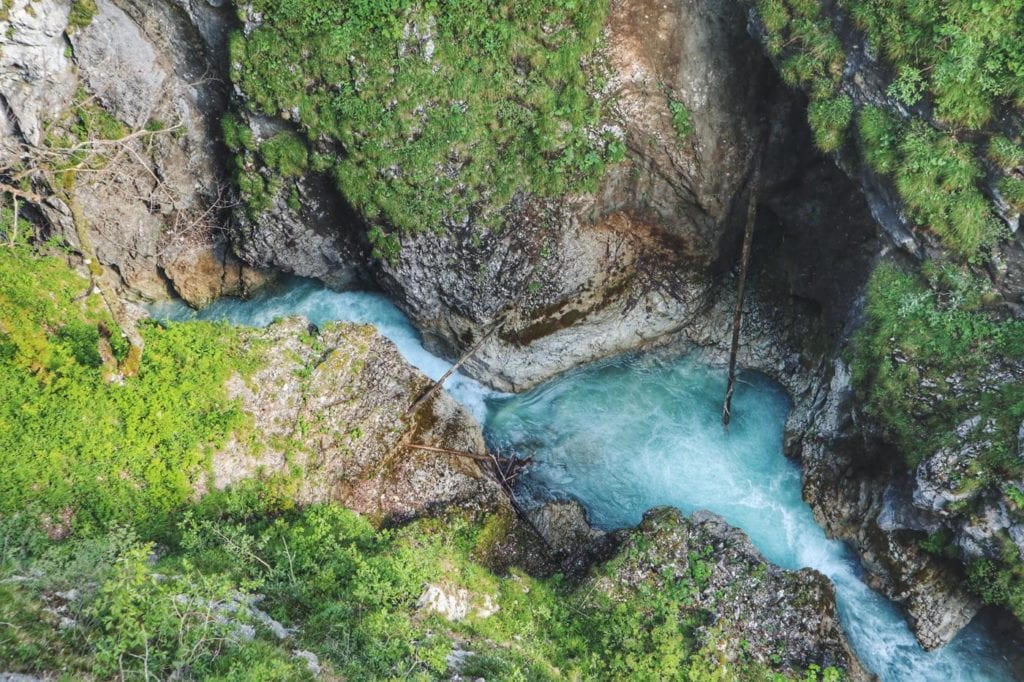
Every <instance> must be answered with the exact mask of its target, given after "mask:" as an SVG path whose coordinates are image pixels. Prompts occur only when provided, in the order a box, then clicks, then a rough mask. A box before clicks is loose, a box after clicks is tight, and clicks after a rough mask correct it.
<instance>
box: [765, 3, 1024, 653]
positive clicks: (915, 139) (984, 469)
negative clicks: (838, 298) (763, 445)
mask: <svg viewBox="0 0 1024 682" xmlns="http://www.w3.org/2000/svg"><path fill="white" fill-rule="evenodd" d="M749 6H750V7H751V13H750V18H751V29H752V31H753V33H754V34H755V35H757V36H758V38H759V39H760V41H761V42H762V45H763V46H764V48H765V49H766V52H767V53H768V55H769V57H770V58H771V59H772V61H773V63H774V64H775V65H776V67H777V69H778V70H779V73H780V75H781V76H782V78H783V79H784V80H785V81H786V83H787V84H789V85H790V86H792V87H793V88H795V89H798V90H799V91H802V92H803V93H804V94H805V95H806V96H807V98H808V101H809V103H808V106H807V118H808V122H809V124H810V126H811V128H812V130H813V131H814V135H815V142H816V144H817V145H818V147H819V148H820V149H821V150H822V151H824V152H827V153H830V154H832V155H833V157H834V158H835V159H836V161H837V163H838V165H840V166H841V167H842V168H844V169H845V170H846V172H847V173H848V174H849V175H850V176H851V177H852V178H854V179H856V180H857V181H858V182H859V184H860V186H861V188H862V190H863V191H864V193H865V195H866V196H867V197H868V199H869V201H870V203H871V205H872V209H873V212H874V215H875V217H876V218H877V219H878V220H879V223H880V225H881V226H882V227H883V228H885V230H886V232H887V234H888V235H889V238H890V240H891V242H892V243H893V244H894V245H895V246H897V247H898V248H899V249H900V250H902V252H903V254H905V256H909V257H905V256H904V255H901V254H897V253H891V252H890V253H888V254H887V255H885V256H883V257H882V258H881V260H882V262H883V264H882V265H881V266H880V267H879V268H878V269H877V270H876V271H875V273H874V275H873V276H872V279H871V281H870V283H869V285H868V286H867V287H866V288H865V294H866V305H865V306H864V310H863V314H861V313H860V312H859V311H855V312H854V315H853V318H854V319H853V321H852V324H851V327H858V326H859V327H861V329H860V331H858V332H857V333H856V334H855V335H854V336H853V338H852V343H851V345H850V346H849V347H848V348H847V349H845V350H844V351H842V353H841V355H840V359H838V360H837V361H836V362H835V363H834V365H833V368H832V369H831V371H830V372H829V376H828V381H830V383H831V386H830V388H831V390H830V392H829V393H828V394H827V395H828V397H827V398H826V399H822V400H821V401H820V403H819V404H820V407H818V408H817V409H816V412H817V415H816V417H815V418H814V421H816V424H812V425H811V426H810V428H808V429H806V430H805V431H803V432H802V433H801V434H800V435H799V436H796V435H795V436H794V438H793V442H794V445H795V451H796V452H797V453H799V454H800V455H801V456H802V458H803V461H804V465H805V494H806V496H807V497H808V499H809V500H810V501H811V502H812V504H813V506H814V507H815V511H816V513H817V515H818V517H819V519H820V520H821V521H822V522H823V524H824V525H825V526H826V528H827V529H828V530H829V531H830V532H832V533H834V534H837V535H839V536H841V537H846V538H849V539H851V540H853V541H854V543H855V544H856V545H857V546H858V547H859V548H860V550H861V552H862V556H863V557H864V558H865V562H866V565H867V567H868V569H869V572H870V573H871V574H872V575H873V579H874V581H875V582H876V583H877V584H878V585H879V586H880V587H881V588H882V589H883V590H885V591H886V592H887V593H888V594H891V595H893V596H896V597H898V598H901V599H903V600H904V602H905V603H906V604H907V606H908V609H909V611H910V615H911V618H912V619H913V620H914V621H915V622H916V624H917V627H918V634H919V636H921V637H922V641H923V642H924V643H925V644H926V645H929V646H934V645H936V644H940V643H942V642H944V641H946V640H948V638H949V637H951V636H953V635H954V634H955V633H956V631H957V629H958V628H959V626H960V625H962V624H963V623H966V622H967V621H968V620H969V619H970V618H971V617H972V616H973V614H974V613H975V612H976V611H977V609H978V607H979V605H980V604H981V603H982V602H983V603H984V604H997V605H1002V606H1006V607H1008V608H1009V609H1010V610H1012V611H1013V612H1014V613H1015V614H1016V615H1017V617H1018V618H1020V617H1021V616H1022V615H1024V611H1022V609H1021V596H1020V594H1021V587H1020V585H1021V581H1022V576H1024V561H1022V559H1024V542H1022V539H1024V525H1022V523H1024V517H1022V515H1021V511H1020V510H1021V506H1020V501H1021V495H1020V489H1021V487H1022V486H1024V478H1022V473H1024V472H1022V470H1021V468H1020V453H1021V448H1022V445H1021V441H1020V433H1021V423H1022V418H1024V414H1022V412H1021V397H1022V396H1024V372H1022V364H1021V361H1022V346H1021V342H1022V338H1024V337H1022V336H1021V334H1022V331H1021V311H1022V308H1021V303H1022V301H1024V286H1022V275H1024V269H1022V267H1021V266H1022V263H1024V260H1022V255H1024V246H1022V243H1021V240H1020V238H1019V236H1018V232H1019V229H1020V226H1021V214H1022V212H1024V204H1022V203H1021V202H1020V195H1021V190H1022V189H1024V165H1022V164H1024V146H1022V144H1024V137H1022V135H1024V89H1022V87H1024V86H1022V84H1024V78H1022V75H1024V51H1022V49H1024V48H1022V45H1024V4H1022V3H1020V2H1019V1H1017V0H1010V1H1007V2H1002V1H998V0H993V1H985V2H932V1H930V0H901V1H900V2H874V1H872V0H846V1H844V2H837V3H822V2H816V1H809V2H805V1H803V0H758V1H757V2H751V3H749ZM928 584H930V585H932V587H931V588H922V585H928ZM958 585H966V586H967V588H968V590H967V591H968V592H970V593H972V594H973V595H975V596H973V597H972V596H970V595H969V594H965V592H964V591H962V590H961V589H960V588H959V587H958ZM937 595H946V596H943V597H938V596H937ZM978 597H980V600H979V599H978Z"/></svg>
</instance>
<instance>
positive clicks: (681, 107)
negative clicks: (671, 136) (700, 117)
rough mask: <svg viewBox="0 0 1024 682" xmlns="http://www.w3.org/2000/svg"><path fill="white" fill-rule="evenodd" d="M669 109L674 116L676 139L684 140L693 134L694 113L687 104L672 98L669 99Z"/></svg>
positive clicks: (673, 125) (673, 123)
mask: <svg viewBox="0 0 1024 682" xmlns="http://www.w3.org/2000/svg"><path fill="white" fill-rule="evenodd" d="M668 111H669V114H670V115H671V116H672V129H673V130H675V131H676V140H677V141H679V142H684V141H685V140H687V139H688V138H689V137H690V136H691V135H693V131H694V123H693V113H692V112H691V111H690V110H689V108H687V106H686V104H684V103H683V102H680V101H679V100H676V99H672V98H669V100H668Z"/></svg>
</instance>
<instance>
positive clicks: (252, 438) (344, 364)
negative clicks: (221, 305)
mask: <svg viewBox="0 0 1024 682" xmlns="http://www.w3.org/2000/svg"><path fill="white" fill-rule="evenodd" d="M309 328H310V327H309V323H308V322H307V321H306V320H304V319H302V318H289V319H287V320H285V321H282V322H280V323H277V324H274V325H272V326H270V327H268V328H267V329H265V330H253V331H251V332H249V333H248V334H247V339H246V341H245V342H246V343H247V344H256V345H259V346H261V347H264V348H269V350H268V351H267V352H268V357H272V358H273V362H269V363H267V364H266V366H265V367H263V368H262V369H260V370H259V371H257V372H256V373H255V374H254V375H253V376H252V377H250V378H248V379H242V378H241V377H236V378H234V379H232V380H231V382H230V383H229V387H228V388H229V392H230V394H231V395H232V396H233V397H236V398H238V399H239V400H240V401H241V406H242V409H243V410H244V411H245V412H246V413H248V414H249V415H251V416H252V418H253V421H254V427H253V431H252V433H251V434H249V435H247V436H244V437H241V439H237V438H236V439H232V440H231V441H229V442H228V443H227V444H226V445H225V446H224V447H223V448H222V449H221V450H220V451H219V452H218V453H216V454H215V455H214V456H213V485H214V486H215V487H217V488H223V487H225V486H228V485H231V484H232V483H236V482H238V481H241V480H243V479H246V478H251V477H254V476H258V475H271V474H273V473H275V472H287V471H289V470H290V467H292V466H300V467H302V468H303V472H304V473H303V477H302V482H301V486H300V488H299V489H298V490H296V491H295V493H294V495H293V497H294V499H295V501H296V502H297V503H300V504H309V503H313V502H322V501H327V500H334V501H337V502H339V503H340V504H342V505H343V506H345V507H348V508H349V509H353V510H354V511H357V512H360V513H362V514H365V515H368V516H370V517H371V518H374V519H376V520H379V521H384V520H390V521H395V522H397V521H402V520H408V519H410V518H413V517H416V516H421V515H424V514H428V513H433V512H435V511H437V510H440V509H443V508H445V507H447V506H456V505H457V506H459V507H460V508H463V509H467V510H474V509H475V510H482V511H483V510H487V511H492V510H497V509H505V507H506V505H507V502H506V500H505V498H504V496H503V495H502V493H501V490H500V488H499V487H498V485H497V484H496V483H495V482H494V481H493V480H492V479H491V478H489V477H487V476H485V475H484V474H483V472H482V471H481V470H480V468H479V467H478V466H477V463H476V462H475V461H474V460H472V459H467V458H464V457H456V456H449V455H443V454H436V453H430V452H425V451H420V450H413V449H409V448H405V447H403V444H404V443H406V442H410V443H417V444H421V445H432V446H438V447H444V448H449V449H452V450H462V451H470V452H476V453H480V454H482V453H484V452H485V451H486V450H485V446H484V442H483V435H482V433H481V431H480V427H479V425H477V423H476V421H475V420H474V419H473V418H472V417H471V416H470V415H469V414H468V413H467V412H466V411H465V410H464V409H463V408H462V407H461V406H459V405H458V403H456V402H455V401H454V400H453V399H452V398H451V397H450V396H449V395H448V394H447V393H444V392H441V393H439V394H437V396H436V397H434V398H432V399H431V401H430V402H428V403H427V404H426V405H425V406H424V407H423V408H422V409H421V410H420V412H419V413H418V415H417V419H416V420H415V421H414V422H413V423H412V424H408V425H407V424H405V423H404V422H403V420H402V417H403V415H404V413H405V411H406V409H407V408H408V407H409V405H411V404H412V402H413V401H414V400H415V399H416V397H418V396H419V395H420V394H421V393H422V392H423V391H424V390H425V389H426V388H427V387H428V386H429V385H430V381H429V380H428V379H427V378H426V377H425V376H424V375H422V374H421V373H420V372H419V371H418V370H416V369H414V368H413V367H411V366H410V365H409V364H408V363H406V362H405V360H404V359H403V358H402V356H401V355H400V354H399V353H398V350H397V349H396V348H395V346H394V344H392V343H391V341H389V340H387V339H386V338H384V337H383V336H381V335H379V334H378V333H377V332H376V331H375V330H374V329H373V328H372V327H369V326H365V325H352V324H331V325H326V326H324V327H323V328H321V329H320V330H318V332H317V333H316V334H314V335H313V336H310V335H309ZM200 492H202V491H200Z"/></svg>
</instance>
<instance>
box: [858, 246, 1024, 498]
mask: <svg viewBox="0 0 1024 682" xmlns="http://www.w3.org/2000/svg"><path fill="white" fill-rule="evenodd" d="M925 276H926V278H927V279H926V280H925V281H921V280H919V279H918V278H916V277H915V276H913V275H910V274H905V273H902V272H899V271H897V270H896V269H894V268H891V267H881V268H879V269H878V270H877V271H876V272H875V274H874V275H873V277H872V279H871V282H870V284H869V287H868V306H867V321H866V323H865V325H864V327H863V329H862V330H861V331H860V332H859V334H858V335H857V337H856V339H855V341H854V349H855V354H854V361H853V374H854V380H855V383H856V385H857V387H858V389H859V390H860V392H861V396H862V398H863V399H864V401H865V408H866V409H867V411H868V412H869V414H871V416H873V417H875V418H877V419H878V420H879V422H880V423H881V424H882V425H883V426H884V428H885V430H886V435H887V436H888V438H889V439H890V440H891V441H892V443H893V444H894V445H896V446H898V448H899V450H900V452H901V453H902V454H903V456H904V457H905V459H906V463H907V465H908V466H911V467H913V466H916V465H917V464H918V463H919V462H920V461H921V460H922V459H923V458H924V457H926V456H928V455H930V454H932V453H934V452H935V451H936V450H938V449H939V448H940V447H942V446H943V445H945V444H947V442H948V439H949V438H951V437H952V434H953V432H954V431H955V429H956V427H957V426H958V425H959V424H962V423H963V422H964V421H966V420H967V419H969V418H971V417H973V416H976V415H980V416H981V417H982V421H983V422H984V421H987V420H989V419H991V420H992V421H993V424H994V429H995V430H994V431H992V432H989V433H986V434H984V438H985V440H986V441H990V442H991V445H990V446H989V447H988V448H987V451H986V452H985V453H983V454H982V455H980V456H979V457H978V458H977V459H976V460H975V461H974V462H973V464H972V467H973V468H972V470H971V472H970V476H971V479H972V485H999V484H1001V482H1002V481H1004V480H1009V479H1010V478H1013V477H1015V476H1016V477H1019V476H1020V475H1021V474H1022V473H1024V469H1022V466H1024V464H1022V463H1021V462H1019V461H1018V458H1017V457H1016V454H1015V453H1016V442H1017V428H1018V427H1019V426H1020V423H1021V420H1022V419H1024V386H1022V385H1019V384H1015V383H1012V382H1011V383H1003V384H997V385H992V382H993V380H992V379H987V378H986V377H987V376H988V375H989V374H990V373H991V372H995V371H997V367H995V366H993V361H994V360H997V361H998V360H1002V361H1004V362H1012V361H1014V360H1017V359H1024V323H1022V322H1019V321H1003V320H1000V319H999V318H998V317H997V316H995V315H994V314H993V313H991V312H989V311H988V310H987V309H986V304H987V303H989V302H990V301H991V300H992V296H991V294H990V293H988V291H987V290H986V289H985V287H984V286H982V285H981V284H980V283H978V282H976V281H975V280H974V279H973V278H972V277H971V276H970V275H969V274H967V273H966V272H965V271H962V270H960V269H957V268H954V267H952V266H946V267H941V266H935V265H928V266H926V267H925ZM954 385H955V388H954ZM979 435H980V434H979ZM966 483H967V481H965V484H966Z"/></svg>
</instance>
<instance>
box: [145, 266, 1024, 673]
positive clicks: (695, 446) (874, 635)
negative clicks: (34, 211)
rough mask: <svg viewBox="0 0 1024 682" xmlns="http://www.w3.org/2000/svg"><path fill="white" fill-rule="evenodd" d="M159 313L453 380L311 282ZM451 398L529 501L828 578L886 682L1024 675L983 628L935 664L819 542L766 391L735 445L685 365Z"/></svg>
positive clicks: (626, 369)
mask: <svg viewBox="0 0 1024 682" xmlns="http://www.w3.org/2000/svg"><path fill="white" fill-rule="evenodd" d="M152 313H153V315H154V316H155V317H158V318H166V319H179V320H181V319H193V318H202V319H226V320H228V321H230V322H232V323H234V324H241V325H250V326H266V325H267V324H270V323H271V322H273V321H274V320H275V319H277V318H280V317H285V316H290V315H302V316H304V317H306V318H308V319H309V320H310V321H312V322H313V323H315V324H324V323H326V322H330V321H335V320H344V321H349V322H359V323H365V324H373V325H375V326H376V327H377V329H378V330H379V331H380V332H381V333H382V334H383V335H385V336H387V337H388V338H389V339H391V340H392V341H393V342H394V343H395V345H396V346H398V349H399V350H400V351H401V353H402V355H403V356H404V357H405V358H406V360H408V361H409V362H410V364H412V365H414V366H416V367H418V368H419V369H420V370H421V371H423V372H424V373H425V374H426V375H428V376H430V377H431V378H434V379H437V378H439V377H440V376H441V375H442V374H443V373H444V372H445V371H447V370H448V368H449V367H450V366H451V363H449V362H447V361H445V360H442V359H440V358H438V357H436V356H434V355H431V354H430V353H428V352H427V351H426V350H425V349H424V348H423V346H422V342H421V339H420V336H419V334H418V333H417V332H416V330H415V329H414V328H413V327H412V325H411V324H410V323H409V321H408V320H407V319H406V318H405V316H404V315H403V314H402V313H401V312H400V311H399V310H398V309H397V308H395V307H394V305H393V304H391V302H390V301H388V299H387V298H386V297H385V296H383V295H381V294H376V293H369V292H344V293H337V292H333V291H329V290H327V289H325V288H323V287H322V286H320V285H318V284H315V283H313V282H310V281H306V280H295V281H293V282H291V283H289V284H287V285H285V286H283V287H279V288H276V289H273V290H271V291H269V292H267V293H264V294H262V295H260V296H258V297H255V298H253V299H250V300H246V301H242V300H237V299H221V300H219V301H217V302H215V303H214V304H213V305H211V306H210V307H208V308H206V309H205V310H203V311H202V312H200V313H196V312H194V311H191V310H190V309H188V308H187V307H186V306H185V305H184V304H181V303H165V304H160V305H156V306H153V308H152ZM446 388H447V389H448V390H449V392H450V393H451V394H452V395H453V396H454V397H455V398H456V399H457V400H459V401H460V402H461V403H462V404H463V405H465V406H466V407H467V409H469V410H470V412H471V413H472V414H473V415H474V416H475V417H476V418H477V419H478V420H480V422H481V423H482V424H484V426H485V433H486V436H487V438H488V442H489V444H490V445H491V446H492V447H495V448H508V449H510V450H515V451H516V452H518V453H520V454H523V455H531V456H533V457H534V459H535V464H534V466H533V467H532V468H531V470H530V472H529V473H528V474H527V476H526V477H525V480H524V482H523V486H524V489H523V494H524V495H527V496H530V497H533V498H537V499H547V498H552V497H559V498H573V499H578V500H579V501H580V502H581V503H583V505H584V506H585V507H586V508H587V511H588V513H589V515H590V517H591V520H592V522H593V523H595V525H598V526H600V527H602V528H605V529H613V528H621V527H624V526H630V525H634V524H636V523H637V522H638V521H639V520H640V518H641V517H642V515H643V512H644V511H646V510H647V509H649V508H650V507H652V506H656V505H671V506H674V507H678V508H680V509H682V510H683V511H684V512H691V511H693V510H695V509H708V510H710V511H713V512H715V513H717V514H720V515H722V516H723V517H725V518H726V520H728V521H729V522H730V523H732V524H733V525H735V526H738V527H740V528H742V529H743V530H744V531H745V532H746V533H747V534H748V535H749V536H750V538H751V540H752V541H753V542H754V544H755V545H756V546H757V548H758V549H759V550H760V551H761V552H762V554H764V556H765V557H766V558H768V559H769V560H771V561H772V562H774V563H776V564H778V565H779V566H782V567H783V568H789V569H796V568H802V567H811V568H814V569H817V570H818V571H821V572H822V573H824V574H825V575H827V576H828V577H829V578H830V579H831V580H832V581H833V583H834V584H835V586H836V598H837V602H838V606H839V616H840V619H841V621H842V623H843V627H844V628H845V630H846V633H847V635H848V637H849V639H850V642H851V644H852V646H853V647H854V649H855V650H856V652H857V655H858V656H859V657H860V659H861V661H862V662H863V663H864V664H865V665H866V666H867V667H868V668H869V669H871V670H872V671H873V672H875V673H876V674H878V675H879V677H880V678H881V679H882V680H885V681H894V682H895V681H903V680H907V681H915V682H916V681H918V680H927V681H930V680H935V681H941V682H959V681H965V682H967V681H973V680H977V681H979V682H981V681H1001V680H1012V679H1014V674H1013V668H1014V667H1015V666H1017V665H1019V662H1011V661H1009V660H1008V659H1007V657H1006V656H1005V655H1004V654H1003V653H1001V652H999V651H998V650H997V648H996V646H995V643H994V642H993V640H992V638H991V637H990V636H989V634H988V633H987V632H986V630H985V628H984V627H983V626H981V625H978V624H974V625H971V626H970V627H968V628H966V629H965V630H964V631H963V632H962V633H961V634H960V635H959V636H958V637H957V638H956V639H955V640H954V641H953V642H952V643H951V644H949V645H948V646H946V647H944V648H942V649H941V650H939V651H934V652H926V651H924V650H923V649H922V648H921V647H920V646H919V645H918V644H917V641H916V640H915V639H914V636H913V634H912V633H911V632H910V629H909V628H908V627H907V624H906V621H905V620H904V618H903V616H902V614H901V613H900V610H899V609H898V607H897V606H896V605H894V604H893V603H891V602H889V601H888V600H887V599H885V598H884V597H882V596H881V595H879V594H877V593H876V592H874V591H873V590H871V589H870V588H868V586H867V585H866V584H865V583H864V582H863V581H862V580H861V577H860V570H859V564H858V563H857V561H856V559H855V558H854V556H853V555H852V554H851V552H850V551H849V550H848V548H846V546H845V545H843V544H842V543H840V542H837V541H834V540H829V539H828V538H826V537H825V534H824V532H823V531H822V530H821V528H820V527H819V526H818V525H817V523H815V521H814V517H813V515H812V514H811V510H810V508H809V507H808V506H807V505H806V504H805V503H804V502H803V499H802V498H801V493H800V471H799V469H798V468H797V466H796V465H794V464H793V463H792V462H791V461H789V460H788V459H786V457H785V456H784V455H783V453H782V436H783V434H782V431H783V426H784V423H785V419H786V414H787V412H788V410H789V409H790V403H789V400H788V398H787V396H786V395H785V393H784V392H783V391H782V389H781V388H780V387H779V386H778V385H777V384H775V383H773V382H771V381H769V380H767V379H765V378H764V377H760V376H757V375H751V374H744V375H741V381H740V383H739V385H738V387H737V390H736V395H735V398H734V408H733V415H734V416H733V421H732V424H731V425H730V428H729V430H728V431H724V430H723V429H722V426H721V423H720V421H719V418H720V410H721V396H722V395H723V394H724V390H725V386H724V373H723V372H722V371H721V370H719V369H715V368H712V367H708V366H707V365H704V364H702V363H700V362H698V361H697V360H695V359H693V358H690V357H685V356H684V357H679V356H678V355H676V356H673V355H665V354H660V353H646V354H639V355H631V356H624V357H619V358H615V359H612V360H607V361H603V362H599V363H595V364H592V365H589V366H587V367H583V368H580V369H577V370H574V371H571V372H568V373H566V374H564V375H562V376H560V377H557V378H555V379H553V380H551V381H549V382H546V383H544V384H542V385H540V386H538V387H537V388H535V389H533V390H531V391H528V392H526V393H523V394H520V395H515V396H512V395H508V394H502V393H497V392H495V391H491V390H490V389H487V388H486V387H484V386H482V385H481V384H479V383H478V382H476V381H474V380H472V379H470V378H468V377H466V376H463V375H460V374H456V375H455V376H453V377H452V378H451V379H450V380H449V381H448V382H447V383H446ZM1018 669H1019V668H1018Z"/></svg>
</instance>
